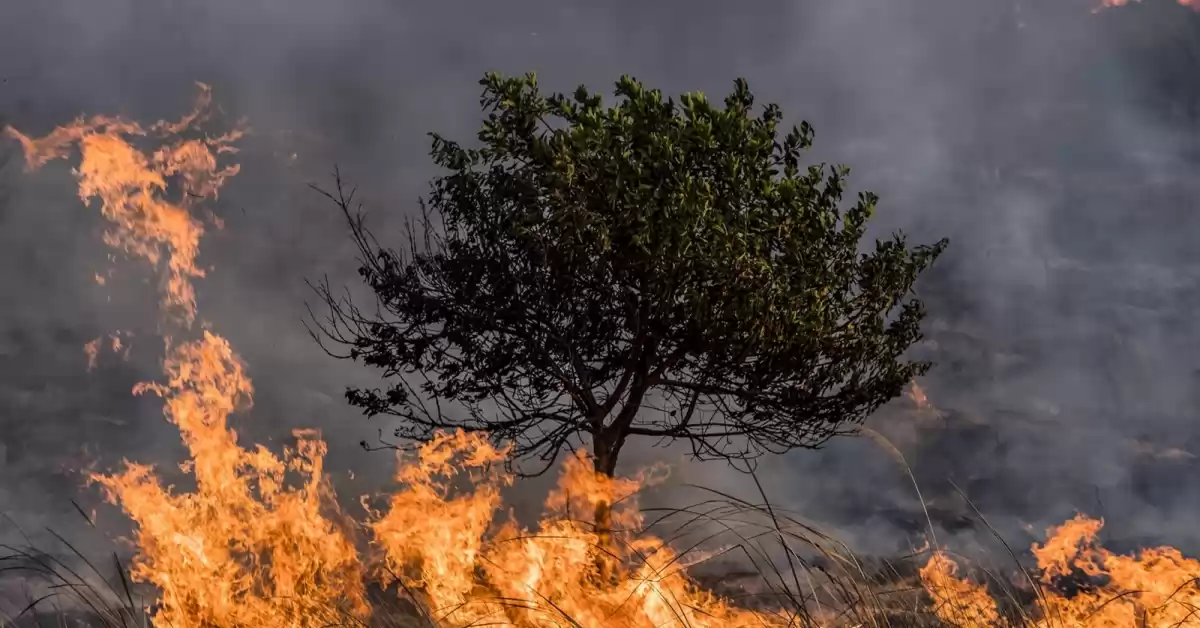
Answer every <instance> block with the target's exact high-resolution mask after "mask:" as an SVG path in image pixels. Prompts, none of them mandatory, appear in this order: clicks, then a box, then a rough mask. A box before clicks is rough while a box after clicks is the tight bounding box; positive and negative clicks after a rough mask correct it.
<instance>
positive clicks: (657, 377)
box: [314, 74, 946, 475]
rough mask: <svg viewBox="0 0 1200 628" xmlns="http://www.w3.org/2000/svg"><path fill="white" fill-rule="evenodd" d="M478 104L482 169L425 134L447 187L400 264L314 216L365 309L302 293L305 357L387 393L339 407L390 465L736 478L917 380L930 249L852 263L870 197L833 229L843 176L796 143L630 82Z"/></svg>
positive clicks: (772, 116)
mask: <svg viewBox="0 0 1200 628" xmlns="http://www.w3.org/2000/svg"><path fill="white" fill-rule="evenodd" d="M480 84H481V85H482V87H483V93H482V96H481V100H480V104H481V106H482V109H483V111H484V112H485V114H486V118H485V121H484V122H483V125H482V129H481V130H480V131H479V133H478V145H477V146H475V147H466V146H463V145H460V144H459V143H457V142H455V141H452V140H450V139H447V138H445V137H442V136H440V135H437V134H431V137H432V151H431V155H432V158H433V161H434V163H435V164H436V165H437V166H439V167H440V168H441V169H442V170H443V171H444V174H442V175H441V176H438V177H437V178H435V179H434V180H433V182H432V184H431V190H430V194H429V196H428V198H427V199H425V200H423V201H422V202H421V208H422V210H423V212H422V216H423V219H421V220H418V221H414V222H413V223H411V224H410V229H409V232H408V237H407V240H406V242H405V243H404V246H402V247H401V248H400V249H394V248H390V247H387V246H384V245H382V244H380V243H379V241H378V240H377V238H376V236H375V235H373V234H372V233H371V232H370V230H368V228H367V227H366V226H365V223H364V219H363V215H362V214H361V211H360V208H359V207H358V206H357V205H355V202H354V200H353V198H352V197H353V194H352V193H350V194H347V193H345V191H344V188H343V187H342V184H341V182H340V180H339V181H338V186H337V190H336V191H330V192H327V195H328V196H330V198H332V199H333V200H334V201H336V202H337V203H338V204H339V206H340V207H341V209H342V211H343V212H345V214H346V217H347V219H348V220H349V223H350V226H351V231H352V235H353V238H354V242H355V243H356V244H357V246H358V250H359V253H360V254H361V257H360V260H361V268H360V274H361V277H362V279H363V280H364V281H365V283H366V285H367V286H368V287H369V288H370V289H371V291H373V293H374V296H375V297H376V298H377V304H376V305H377V306H378V307H372V308H362V307H360V306H359V305H357V304H356V303H355V302H354V301H353V300H352V299H350V298H348V297H344V296H342V295H343V294H344V293H343V292H342V291H340V290H338V291H334V290H333V289H332V288H331V287H330V285H329V283H328V282H324V283H321V284H318V285H317V290H318V293H319V294H320V295H321V297H322V298H323V300H324V302H325V304H326V305H327V306H328V315H327V316H326V315H323V316H321V317H320V318H319V319H318V320H316V321H315V322H316V323H317V328H316V329H314V335H315V336H316V337H317V338H318V340H320V341H321V342H322V343H323V345H324V346H325V347H326V349H327V350H329V351H330V352H331V353H333V354H334V355H337V356H339V357H343V358H350V359H354V360H357V361H361V362H363V363H365V364H367V365H370V366H373V367H377V368H379V369H381V371H382V374H383V376H384V377H385V378H386V380H387V381H388V383H387V386H385V387H384V388H378V389H364V388H349V389H348V390H347V393H346V396H347V399H348V400H349V402H350V403H351V404H353V405H354V406H357V407H359V408H361V409H362V410H363V411H364V412H365V413H366V414H367V415H369V416H374V415H392V416H395V417H399V418H400V419H402V420H401V421H399V424H400V427H398V428H397V429H396V432H395V436H396V437H397V438H398V439H400V441H407V442H412V441H417V442H419V441H423V440H426V439H429V438H430V437H432V436H433V435H434V434H435V433H437V432H438V431H440V430H446V429H455V428H461V429H464V430H468V431H482V432H486V433H488V434H490V435H491V437H492V438H494V439H495V440H496V441H497V442H502V443H508V444H511V445H512V455H513V461H514V462H520V461H525V462H527V463H528V462H532V463H533V466H527V465H525V464H517V465H516V466H515V468H516V469H517V470H518V471H519V472H521V473H523V474H526V475H533V474H538V473H541V472H544V471H545V470H546V469H547V468H549V467H550V466H551V465H552V464H553V463H554V461H555V459H556V458H557V457H558V456H559V455H560V453H561V452H562V451H563V450H564V449H575V448H580V447H588V446H589V445H590V447H591V452H592V454H593V455H594V457H595V465H596V469H597V471H599V472H602V473H606V474H609V475H612V474H613V473H614V472H615V469H616V463H617V456H618V454H619V452H620V450H621V448H622V445H623V444H624V443H625V442H626V440H627V439H628V438H629V437H631V436H636V437H648V438H652V439H659V440H661V441H685V442H687V443H690V445H691V451H692V453H693V454H694V455H695V456H696V457H697V458H700V459H724V460H729V461H731V462H735V463H750V462H752V461H753V460H754V459H755V458H756V457H758V456H760V455H762V454H764V453H768V452H783V451H787V450H790V449H793V448H807V447H817V446H820V445H821V444H823V443H824V442H826V441H827V440H828V439H830V438H831V437H833V436H835V435H838V434H844V433H848V432H852V431H853V429H854V427H856V426H857V425H858V424H859V423H861V421H862V420H864V419H865V418H866V417H867V416H868V415H869V414H870V413H872V412H873V411H874V410H876V409H877V408H878V407H879V406H881V405H882V404H883V403H885V402H887V401H888V400H890V399H892V398H893V397H895V396H897V395H899V394H900V393H901V391H902V389H903V387H904V385H905V384H906V383H907V382H908V381H910V380H911V379H912V378H913V377H914V376H917V375H920V374H922V373H924V372H925V371H926V370H927V369H928V368H929V364H927V363H924V362H917V361H909V360H906V359H905V357H904V354H905V353H906V350H907V349H908V348H909V347H910V346H911V345H912V344H913V343H915V342H916V341H918V340H919V339H920V338H921V330H920V323H921V320H922V318H923V316H924V313H923V309H922V306H921V303H920V301H919V300H917V299H915V298H914V295H913V291H912V288H913V284H914V281H915V280H916V279H917V277H918V275H919V274H920V273H921V272H922V271H924V270H925V269H926V268H927V267H928V266H929V265H930V264H931V263H932V262H933V261H934V259H935V258H937V256H938V255H939V254H940V253H941V252H942V251H943V249H944V248H945V246H946V241H945V240H942V241H940V242H937V243H935V244H933V245H919V246H909V245H908V244H907V243H906V240H905V237H904V236H903V234H900V233H897V234H894V235H892V236H891V237H890V238H888V239H885V240H881V241H877V242H875V243H874V246H873V247H868V249H869V250H867V251H866V252H863V251H862V250H860V243H861V241H862V240H863V238H864V234H865V231H866V227H867V222H868V219H869V218H870V216H871V214H872V211H873V210H874V208H875V205H876V201H877V198H876V196H874V195H873V194H869V193H862V194H859V195H858V198H857V201H856V202H854V203H853V204H850V205H849V206H848V207H845V208H843V207H842V205H843V203H842V196H843V193H844V191H845V188H846V177H847V175H848V174H849V170H848V169H847V168H845V167H827V166H826V165H824V164H816V165H805V164H804V163H803V158H804V155H805V152H806V151H807V149H809V148H810V146H811V145H812V142H813V129H812V128H811V127H810V126H809V125H808V123H806V122H805V123H801V124H800V125H799V126H798V127H792V128H791V129H790V131H787V132H786V133H783V132H782V131H781V129H780V125H781V122H782V119H783V115H782V112H781V110H780V108H779V107H778V106H776V105H774V104H769V105H766V106H765V107H762V108H761V109H759V110H756V108H755V100H754V96H753V95H752V93H751V91H750V88H749V86H748V85H747V83H746V81H744V80H740V79H739V80H738V81H736V82H735V86H734V89H733V91H732V93H730V94H729V96H728V97H726V98H725V100H724V106H723V107H722V106H718V105H714V104H713V103H711V102H710V101H709V100H707V99H706V98H705V97H704V96H703V95H702V94H699V93H690V94H684V95H682V96H680V97H679V98H678V101H676V100H674V99H669V98H665V97H664V96H663V94H662V93H661V92H660V91H659V90H653V89H648V88H647V87H645V86H644V85H643V84H642V83H640V82H638V81H637V80H635V79H633V78H629V77H623V78H621V79H620V80H619V81H618V82H617V83H616V92H615V95H616V96H617V98H618V102H616V103H615V104H612V105H606V104H605V103H604V102H603V100H602V98H601V96H600V95H597V94H595V93H592V92H590V91H589V90H588V89H586V88H585V87H580V88H578V89H577V90H576V91H575V92H574V93H573V94H571V95H564V94H558V93H554V94H544V93H543V92H542V91H541V90H540V89H539V86H538V83H537V79H536V77H535V76H534V75H532V74H529V75H525V76H521V77H504V76H501V75H498V74H488V75H487V76H486V77H485V78H484V79H483V80H482V81H481V83H480ZM739 466H742V465H739Z"/></svg>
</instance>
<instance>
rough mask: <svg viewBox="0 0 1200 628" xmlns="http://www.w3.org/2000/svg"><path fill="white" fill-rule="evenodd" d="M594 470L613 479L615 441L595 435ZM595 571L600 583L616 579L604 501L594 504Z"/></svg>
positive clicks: (609, 506) (608, 510)
mask: <svg viewBox="0 0 1200 628" xmlns="http://www.w3.org/2000/svg"><path fill="white" fill-rule="evenodd" d="M592 448H593V461H594V469H595V470H596V474H597V475H603V476H604V477H606V478H610V479H611V478H613V477H615V476H616V472H617V454H618V453H619V452H620V450H621V444H620V442H619V441H615V439H611V438H607V437H605V436H604V435H597V436H595V437H593V440H592ZM595 530H596V537H597V539H596V540H597V543H596V545H597V546H596V571H597V574H598V576H599V578H600V581H601V582H610V581H613V580H614V579H615V578H616V575H617V570H616V565H615V564H614V554H615V552H614V551H613V550H614V547H613V539H612V504H610V503H609V502H608V501H606V500H600V501H598V502H596V512H595Z"/></svg>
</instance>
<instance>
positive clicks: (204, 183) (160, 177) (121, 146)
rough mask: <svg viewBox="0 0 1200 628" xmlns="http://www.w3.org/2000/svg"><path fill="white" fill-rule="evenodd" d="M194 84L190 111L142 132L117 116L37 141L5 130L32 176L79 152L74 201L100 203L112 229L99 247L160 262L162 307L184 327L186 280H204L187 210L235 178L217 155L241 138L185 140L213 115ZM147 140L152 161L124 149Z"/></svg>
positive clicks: (188, 295)
mask: <svg viewBox="0 0 1200 628" xmlns="http://www.w3.org/2000/svg"><path fill="white" fill-rule="evenodd" d="M198 85H199V87H200V97H199V99H198V100H197V102H196V106H195V108H194V109H193V110H192V112H191V113H189V114H188V115H186V116H184V117H183V118H182V119H181V120H180V121H178V122H166V121H159V122H157V123H155V124H153V125H151V126H149V127H143V126H142V125H140V124H137V123H136V122H130V121H127V120H123V119H121V118H115V117H105V116H93V117H92V118H89V119H85V118H83V117H80V118H78V119H76V120H75V121H74V122H72V123H71V124H68V125H66V126H61V127H58V128H57V129H55V130H54V131H53V132H51V133H50V134H49V135H47V136H45V137H42V138H38V139H32V138H30V137H28V136H26V135H24V134H22V133H20V132H19V131H17V130H16V129H14V128H12V127H8V128H6V129H5V131H6V132H7V134H8V135H9V136H11V137H13V138H15V139H16V140H17V141H18V142H20V144H21V146H22V147H23V148H24V152H25V164H26V169H27V170H30V171H33V170H37V169H39V168H41V167H42V166H44V165H45V164H47V163H49V162H50V161H52V160H55V159H63V158H66V157H68V156H69V155H70V154H71V149H72V147H73V146H78V148H79V152H80V155H81V159H80V164H79V167H78V168H76V169H75V170H74V174H75V176H76V178H78V180H79V198H80V199H81V200H82V201H83V202H84V203H85V204H87V203H90V202H91V200H92V199H99V200H100V210H101V213H102V214H103V215H104V217H105V218H107V219H108V221H109V223H110V229H109V230H108V231H107V232H106V233H105V235H104V241H105V242H106V243H107V244H109V245H110V246H112V247H115V248H118V249H122V250H124V251H126V252H127V253H129V254H131V255H134V256H136V257H140V258H142V259H145V260H146V261H148V262H150V263H151V264H153V265H158V264H159V263H160V262H161V261H162V260H163V258H164V257H166V258H167V261H166V264H167V272H166V273H165V277H164V283H165V285H164V295H163V296H164V305H166V306H167V307H168V309H169V310H170V311H172V312H173V313H175V314H176V315H177V316H178V317H180V318H181V319H182V320H183V321H185V322H186V323H188V324H191V322H192V321H193V320H194V318H195V315H196V294H195V288H194V287H193V285H192V279H193V278H197V277H203V276H204V271H203V269H201V268H200V267H199V266H197V263H196V257H197V255H198V253H199V246H200V237H201V236H202V235H203V234H204V226H203V225H202V224H201V223H200V222H199V221H197V220H195V219H194V218H192V216H191V214H190V212H189V208H190V207H191V206H192V205H193V203H194V202H195V201H196V200H200V199H204V198H209V197H212V198H216V196H217V194H218V192H219V191H220V189H221V186H223V185H224V183H225V181H226V180H227V179H228V178H229V177H232V176H234V175H236V174H237V173H238V168H239V167H238V166H236V165H231V166H226V167H223V168H222V167H218V165H217V159H216V156H217V155H218V154H222V153H230V152H234V151H235V150H236V149H235V148H234V147H233V142H235V141H237V140H238V139H240V138H241V137H242V135H243V134H244V131H243V130H241V129H238V130H235V131H232V132H230V133H227V134H223V135H219V136H215V137H208V136H206V137H202V138H185V137H183V134H184V133H186V132H189V131H192V130H194V128H195V126H196V125H198V124H200V123H202V122H204V121H206V120H207V119H208V118H209V116H210V113H211V111H210V106H211V102H212V96H211V90H210V89H209V87H208V86H207V85H204V84H202V83H200V84H198ZM147 136H153V137H157V138H160V139H162V140H163V144H162V146H161V147H159V148H158V149H157V150H155V151H154V152H153V153H151V154H146V153H145V152H143V151H141V150H138V149H137V148H136V147H135V146H134V145H133V144H131V143H130V138H131V137H147ZM172 177H175V178H177V179H178V180H179V182H180V184H181V190H180V191H179V192H178V193H177V196H178V200H177V201H175V202H172V201H169V200H166V199H165V198H163V196H164V195H165V194H166V192H167V189H168V185H167V182H168V180H169V179H171V178H172Z"/></svg>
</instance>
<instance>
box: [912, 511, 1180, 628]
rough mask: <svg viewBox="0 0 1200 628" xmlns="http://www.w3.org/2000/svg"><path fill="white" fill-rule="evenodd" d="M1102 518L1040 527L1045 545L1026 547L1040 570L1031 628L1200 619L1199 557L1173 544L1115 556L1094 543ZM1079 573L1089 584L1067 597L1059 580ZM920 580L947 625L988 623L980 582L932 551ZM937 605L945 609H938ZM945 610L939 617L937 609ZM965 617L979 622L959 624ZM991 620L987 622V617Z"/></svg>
mask: <svg viewBox="0 0 1200 628" xmlns="http://www.w3.org/2000/svg"><path fill="white" fill-rule="evenodd" d="M1103 526H1104V522H1103V521H1102V520H1099V519H1092V518H1089V517H1086V516H1083V515H1079V516H1076V517H1075V518H1074V519H1071V520H1070V521H1067V522H1066V523H1064V524H1062V525H1061V526H1058V527H1052V528H1050V529H1049V530H1048V531H1047V537H1048V538H1047V540H1046V543H1045V544H1044V545H1041V546H1038V545H1034V546H1033V555H1034V557H1035V558H1036V559H1037V564H1038V571H1039V572H1040V574H1041V577H1040V579H1039V580H1038V582H1037V583H1036V584H1037V585H1038V587H1039V588H1040V589H1041V591H1040V593H1041V595H1040V596H1039V599H1040V600H1041V607H1042V608H1041V613H1040V615H1041V617H1040V619H1036V620H1035V621H1033V622H1032V625H1033V626H1035V627H1036V628H1052V627H1064V628H1083V627H1087V628H1119V627H1120V628H1124V627H1127V626H1146V627H1147V628H1167V627H1179V626H1193V625H1196V624H1197V623H1198V622H1200V619H1198V618H1197V616H1196V609H1197V608H1200V606H1198V605H1200V588H1198V587H1197V586H1196V582H1197V578H1200V561H1197V560H1195V559H1192V558H1186V557H1184V556H1183V554H1181V553H1180V552H1179V550H1176V549H1174V548H1170V547H1157V548H1150V549H1146V550H1142V551H1141V552H1139V553H1138V554H1137V555H1134V556H1123V555H1119V554H1114V553H1112V552H1110V551H1108V550H1106V549H1104V548H1103V547H1101V546H1100V545H1098V544H1097V541H1096V537H1097V535H1098V534H1099V532H1100V530H1101V528H1102V527H1103ZM1076 573H1078V574H1082V575H1083V576H1084V577H1087V578H1089V579H1090V582H1091V583H1092V584H1093V586H1091V587H1087V588H1085V589H1084V590H1082V591H1080V592H1077V593H1074V594H1073V595H1067V594H1066V593H1064V592H1063V591H1062V590H1061V588H1060V587H1057V586H1055V581H1056V579H1058V578H1062V577H1067V576H1070V575H1072V574H1076ZM921 579H922V581H923V583H924V584H925V587H926V588H927V589H928V590H929V591H930V592H931V594H932V595H933V597H934V600H935V602H937V603H938V604H939V610H938V614H939V616H941V617H942V619H943V620H944V621H946V622H947V623H950V624H953V625H962V626H985V625H990V624H989V623H988V622H986V621H982V619H986V618H989V617H995V615H994V613H995V608H996V604H995V602H994V601H992V599H991V598H990V597H989V596H988V594H987V591H986V590H985V589H984V588H983V587H981V586H980V585H977V584H974V583H972V582H970V581H968V580H966V579H965V578H960V577H958V575H957V565H956V564H955V563H954V561H953V560H951V559H950V558H949V557H947V556H946V555H945V553H943V552H937V553H935V554H934V555H933V557H932V558H930V560H929V562H928V563H927V564H926V565H925V567H924V568H923V569H922V570H921ZM942 609H945V611H943V610H942ZM943 612H945V613H946V615H942V613H943ZM967 617H979V618H982V619H981V621H980V622H971V621H966V622H964V621H963V619H964V618H967ZM992 623H994V620H993V621H992Z"/></svg>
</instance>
